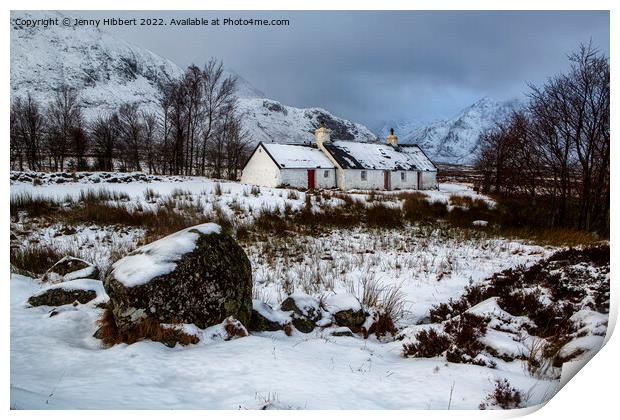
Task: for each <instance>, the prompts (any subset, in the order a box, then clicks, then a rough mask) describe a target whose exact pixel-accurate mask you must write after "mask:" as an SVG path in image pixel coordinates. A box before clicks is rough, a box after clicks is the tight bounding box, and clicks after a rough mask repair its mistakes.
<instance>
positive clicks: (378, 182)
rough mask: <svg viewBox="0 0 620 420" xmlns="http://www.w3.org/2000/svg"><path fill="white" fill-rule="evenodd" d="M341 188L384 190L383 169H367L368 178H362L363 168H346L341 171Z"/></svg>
mask: <svg viewBox="0 0 620 420" xmlns="http://www.w3.org/2000/svg"><path fill="white" fill-rule="evenodd" d="M341 172H342V174H341V177H340V178H341V182H340V185H338V188H340V189H341V190H345V191H346V190H353V189H359V190H382V189H383V171H378V170H366V180H362V175H361V174H362V169H345V170H343V171H341Z"/></svg>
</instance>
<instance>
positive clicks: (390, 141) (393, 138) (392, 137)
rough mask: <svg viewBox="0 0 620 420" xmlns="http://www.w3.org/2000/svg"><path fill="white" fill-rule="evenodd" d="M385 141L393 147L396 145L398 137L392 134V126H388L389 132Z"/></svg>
mask: <svg viewBox="0 0 620 420" xmlns="http://www.w3.org/2000/svg"><path fill="white" fill-rule="evenodd" d="M386 143H387V144H390V145H392V146H394V147H396V146H398V137H396V136H395V135H394V129H393V128H390V134H389V135H388V136H387V139H386Z"/></svg>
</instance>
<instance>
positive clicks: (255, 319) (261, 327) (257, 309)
mask: <svg viewBox="0 0 620 420" xmlns="http://www.w3.org/2000/svg"><path fill="white" fill-rule="evenodd" d="M289 322H291V318H290V316H288V315H286V314H284V313H282V312H280V311H276V310H274V309H273V308H272V307H271V306H269V305H268V304H267V303H265V302H262V301H260V300H257V299H254V300H253V301H252V318H251V319H250V330H251V331H278V330H281V329H283V328H284V325H285V324H287V323H289Z"/></svg>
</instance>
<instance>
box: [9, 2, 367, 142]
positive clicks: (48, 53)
mask: <svg viewBox="0 0 620 420" xmlns="http://www.w3.org/2000/svg"><path fill="white" fill-rule="evenodd" d="M66 16H67V15H64V14H62V13H58V12H34V11H29V12H12V13H11V17H12V18H15V17H22V18H28V19H45V18H50V17H51V18H59V19H60V20H62V18H64V17H66ZM12 22H13V26H12V28H11V96H12V97H17V96H21V97H24V96H26V95H27V94H28V93H30V94H31V95H32V96H33V97H34V98H35V99H36V100H37V101H38V102H39V103H41V104H44V105H46V104H48V103H49V102H50V101H51V99H52V98H53V96H54V95H53V94H54V91H56V90H58V88H59V87H60V86H62V85H63V84H67V85H69V86H71V87H73V88H75V89H77V90H78V91H79V92H80V99H81V102H82V106H83V108H82V109H83V115H84V117H85V118H86V120H92V119H93V118H95V117H96V116H97V115H99V114H101V113H103V112H107V111H112V110H115V109H117V108H118V107H119V106H120V105H121V104H122V103H125V102H137V103H139V104H140V107H141V108H142V109H146V110H151V111H156V112H157V111H158V110H159V106H158V101H159V99H160V98H161V96H162V87H163V86H164V85H165V84H167V83H168V82H170V81H171V80H175V79H178V78H180V77H181V76H182V75H183V69H181V68H180V67H179V66H177V65H176V64H174V63H173V62H172V61H170V60H168V59H165V58H163V57H160V56H158V55H157V54H155V53H153V52H151V51H148V50H146V49H143V48H140V47H137V46H134V45H132V44H130V43H127V42H125V41H123V40H120V39H117V38H115V37H114V36H112V35H110V34H108V33H106V32H103V31H101V30H99V29H97V28H94V27H63V26H48V27H47V28H43V27H36V28H32V27H25V26H19V25H17V24H16V23H15V20H14V19H12ZM227 73H228V74H231V75H235V76H237V77H238V86H237V95H238V97H239V108H240V112H242V113H243V116H244V118H243V122H244V128H245V129H246V130H247V131H248V132H249V134H250V136H251V137H252V138H253V140H254V141H255V142H258V141H275V142H280V143H289V142H295V143H303V142H308V141H312V139H313V135H312V132H313V130H314V129H315V128H316V127H318V125H319V120H324V121H325V123H326V124H327V126H328V127H330V128H331V129H332V130H333V133H334V137H336V138H341V139H346V140H359V141H373V140H375V138H376V136H375V135H374V134H373V133H372V132H371V131H370V130H369V129H368V128H366V127H364V126H363V125H361V124H356V123H353V122H350V121H347V120H345V119H342V118H339V117H336V116H334V115H332V114H331V113H329V112H328V111H326V110H324V109H321V108H294V107H290V106H286V105H284V104H281V103H279V102H277V101H275V100H272V99H269V98H267V97H266V95H265V94H264V93H263V92H261V91H260V90H258V89H256V88H255V87H254V86H252V85H251V84H250V83H249V82H248V81H247V80H245V79H243V78H242V77H241V76H239V75H238V74H236V73H235V72H233V71H230V70H228V71H227Z"/></svg>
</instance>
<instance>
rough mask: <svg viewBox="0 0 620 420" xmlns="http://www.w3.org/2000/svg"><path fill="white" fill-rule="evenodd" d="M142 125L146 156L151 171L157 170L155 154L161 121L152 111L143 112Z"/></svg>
mask: <svg viewBox="0 0 620 420" xmlns="http://www.w3.org/2000/svg"><path fill="white" fill-rule="evenodd" d="M142 127H143V131H144V136H143V137H144V145H143V148H144V158H145V160H146V165H147V167H148V170H149V173H150V174H152V173H154V172H155V156H156V153H157V152H156V148H157V135H158V130H159V121H158V120H157V115H156V114H154V113H152V112H144V111H143V112H142Z"/></svg>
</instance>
